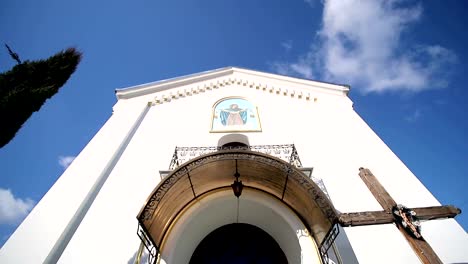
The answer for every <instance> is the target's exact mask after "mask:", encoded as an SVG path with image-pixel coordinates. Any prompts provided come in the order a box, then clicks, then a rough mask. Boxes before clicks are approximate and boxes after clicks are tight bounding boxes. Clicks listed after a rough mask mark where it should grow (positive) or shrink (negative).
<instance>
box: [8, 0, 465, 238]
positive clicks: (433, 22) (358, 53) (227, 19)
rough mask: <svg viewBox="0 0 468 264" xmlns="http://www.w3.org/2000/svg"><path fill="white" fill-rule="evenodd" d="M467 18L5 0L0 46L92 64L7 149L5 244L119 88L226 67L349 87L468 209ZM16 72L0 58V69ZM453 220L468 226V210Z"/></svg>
mask: <svg viewBox="0 0 468 264" xmlns="http://www.w3.org/2000/svg"><path fill="white" fill-rule="evenodd" d="M466 11H468V2H466V1H456V0H448V1H427V2H422V1H416V0H411V1H403V0H387V1H351V0H346V1H345V0H340V1H338V0H326V1H319V0H306V1H303V0H288V1H286V0H270V1H257V0H225V1H216V0H205V1H190V0H189V1H181V0H161V1H149V0H139V1H118V0H115V1H91V0H82V1H63V0H46V1H33V0H4V1H2V3H1V4H0V36H1V41H2V42H5V43H8V44H9V45H10V46H11V47H12V48H13V49H14V50H15V51H16V52H17V53H18V54H19V55H20V57H21V59H23V60H26V59H28V60H35V59H41V58H47V57H49V56H50V55H52V54H54V53H56V52H58V51H60V50H62V49H65V48H67V47H71V46H73V47H76V48H78V49H79V50H80V51H82V52H83V56H84V57H83V60H82V62H81V64H80V65H79V67H78V69H77V71H76V72H75V73H74V75H73V76H72V77H71V79H70V80H69V81H68V83H67V84H66V85H65V86H64V87H63V89H62V90H61V91H60V92H59V93H58V94H57V95H55V96H54V97H53V98H52V99H50V100H49V101H47V103H46V104H45V105H44V106H43V107H42V109H41V110H40V112H38V113H35V114H34V115H33V116H32V117H31V118H30V119H29V120H28V121H27V122H26V123H25V125H24V126H23V128H22V129H21V130H20V131H19V133H18V134H17V135H16V137H15V138H14V139H13V140H12V141H11V142H10V143H9V144H8V145H7V146H5V147H3V148H2V149H0V245H2V244H3V243H4V241H5V240H6V239H7V238H8V236H9V235H10V234H11V233H12V232H13V231H14V229H15V228H16V227H17V226H18V224H19V223H20V222H21V221H22V219H24V217H25V216H26V215H27V213H28V212H29V211H30V210H31V208H32V207H33V205H34V204H35V203H37V202H38V201H39V200H40V199H41V197H42V196H43V195H44V194H45V193H46V191H47V190H48V189H49V188H50V187H51V186H52V184H53V183H54V182H55V181H56V180H57V178H58V177H59V176H60V175H61V174H62V172H63V171H64V167H66V165H67V164H68V163H69V162H70V161H71V160H72V159H73V157H74V156H76V155H77V154H78V153H79V152H80V151H81V149H83V148H84V146H85V145H86V143H87V142H88V141H89V140H90V139H91V138H92V137H93V135H94V134H95V133H96V132H97V131H98V129H99V128H100V127H101V126H102V125H103V124H104V122H105V121H106V120H107V119H108V118H109V117H110V115H111V112H112V106H113V104H114V103H115V102H116V99H115V96H114V90H115V89H116V88H124V87H128V86H133V85H138V84H142V83H146V82H151V81H156V80H160V79H167V78H171V77H176V76H181V75H186V74H191V73H196V72H200V71H205V70H210V69H215V68H220V67H225V66H239V67H245V68H250V69H255V70H261V71H267V72H276V73H281V74H288V75H292V76H298V77H303V78H311V79H315V80H321V81H327V82H334V83H344V84H349V85H351V87H352V88H351V89H352V90H351V93H350V97H351V99H352V100H353V101H354V107H355V109H356V111H357V112H358V113H359V114H360V115H361V116H362V117H363V118H364V119H365V120H366V122H367V123H368V124H369V125H370V126H371V127H372V128H373V129H374V130H375V131H376V132H377V134H378V135H379V136H380V137H381V138H382V139H383V140H384V141H385V142H386V143H387V144H388V145H389V146H390V148H391V149H392V150H393V151H394V152H395V153H396V154H397V155H398V156H399V157H400V158H401V160H402V161H403V162H404V163H405V164H406V165H407V166H408V167H409V168H410V169H411V170H412V171H413V172H414V173H415V174H416V175H417V176H418V178H419V179H420V180H421V181H422V182H423V184H425V186H426V187H427V188H428V189H429V190H430V191H431V192H432V193H433V194H434V195H435V196H436V197H437V198H438V199H439V201H440V202H441V203H443V204H454V205H456V206H458V207H460V208H462V210H463V211H466V210H468V204H467V200H468V199H467V197H468V195H466V194H465V190H466V189H467V187H468V184H467V182H468V180H467V179H466V177H465V176H466V175H467V172H468V167H467V166H468V165H467V164H468V155H467V154H468V153H467V152H468V151H467V150H468V143H467V140H466V135H467V134H468V121H467V120H468V118H467V117H466V112H467V111H466V110H467V109H468V107H467V106H466V96H467V95H468V91H466V88H465V85H466V83H468V79H467V78H468V77H467V76H468V74H467V72H466V70H465V69H467V68H468V67H467V65H466V61H468V53H467V51H466V47H468V37H467V35H466V34H465V31H466V28H465V27H466V25H468V21H467V20H468V18H467V17H466V15H465V14H466ZM13 66H14V61H13V60H12V59H10V58H9V56H8V53H7V52H6V50H3V51H2V52H0V72H3V71H6V70H8V69H10V68H11V67H13ZM299 154H300V153H299ZM398 202H401V203H404V201H398ZM457 219H458V221H459V222H460V223H461V224H462V225H463V227H464V228H465V230H467V229H468V216H467V214H466V213H463V214H462V215H460V216H458V217H457Z"/></svg>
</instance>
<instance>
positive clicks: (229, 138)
mask: <svg viewBox="0 0 468 264" xmlns="http://www.w3.org/2000/svg"><path fill="white" fill-rule="evenodd" d="M230 143H242V144H244V145H246V146H250V144H249V138H248V137H247V136H246V135H242V134H228V135H225V136H222V137H221V138H220V139H219V140H218V146H219V147H221V146H225V145H229V144H230Z"/></svg>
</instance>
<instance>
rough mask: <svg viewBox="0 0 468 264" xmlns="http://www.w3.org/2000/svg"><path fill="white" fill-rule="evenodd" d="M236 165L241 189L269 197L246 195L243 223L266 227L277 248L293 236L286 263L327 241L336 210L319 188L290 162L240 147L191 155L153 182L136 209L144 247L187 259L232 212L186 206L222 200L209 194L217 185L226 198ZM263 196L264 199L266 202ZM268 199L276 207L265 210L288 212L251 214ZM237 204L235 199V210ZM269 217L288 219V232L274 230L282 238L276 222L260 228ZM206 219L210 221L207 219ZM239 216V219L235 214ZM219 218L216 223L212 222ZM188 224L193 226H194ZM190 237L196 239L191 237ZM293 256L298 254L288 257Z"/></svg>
mask: <svg viewBox="0 0 468 264" xmlns="http://www.w3.org/2000/svg"><path fill="white" fill-rule="evenodd" d="M237 171H238V173H239V174H240V175H241V176H240V179H241V180H242V182H243V183H244V186H245V188H244V190H245V191H247V190H249V189H250V190H252V191H253V192H252V195H254V196H255V197H257V196H258V195H259V194H262V193H263V194H265V196H266V197H269V198H268V199H266V200H265V199H264V198H259V199H257V198H255V199H254V198H253V199H251V200H250V201H251V202H253V203H254V204H255V208H250V209H249V210H247V211H248V212H253V214H249V215H250V216H251V217H250V219H249V221H245V222H244V223H249V224H253V225H256V226H258V227H261V228H262V229H264V230H266V231H267V232H268V233H269V234H271V235H272V236H273V237H274V238H275V240H276V241H277V242H278V243H279V244H280V247H281V248H282V249H283V250H284V249H285V248H286V247H289V246H288V245H290V243H288V242H287V241H293V240H295V241H296V242H295V243H296V245H299V244H300V246H295V247H296V249H291V250H285V251H284V252H285V254H286V256H287V259H288V261H289V262H290V263H309V261H305V259H304V258H303V257H302V256H301V254H302V253H304V252H307V255H308V256H310V257H311V258H315V250H316V247H317V246H319V247H320V246H321V245H322V244H323V243H324V242H325V241H327V239H326V238H327V235H328V233H331V232H329V231H333V226H334V225H335V224H336V222H337V219H338V218H337V213H336V211H335V209H334V208H333V205H332V204H331V202H330V201H329V200H328V198H327V197H326V195H325V194H324V193H323V192H322V191H321V190H320V188H319V187H318V186H317V185H316V184H315V183H314V182H313V181H312V180H311V179H309V178H308V177H307V176H305V175H304V174H303V173H302V172H301V171H300V170H299V169H297V168H296V167H295V166H293V165H291V164H289V163H286V162H284V161H283V160H280V159H278V158H275V157H272V156H270V155H266V154H262V153H259V152H255V151H251V150H243V149H236V150H220V151H217V152H214V153H210V154H206V155H202V156H200V157H197V158H194V159H192V160H190V161H188V162H186V163H184V164H182V165H180V166H179V167H177V168H176V170H174V171H173V172H172V173H171V174H170V175H168V176H167V177H166V178H165V179H164V180H163V181H162V182H161V183H160V184H159V185H158V186H157V187H156V188H155V190H154V191H153V193H152V194H151V195H150V197H149V199H148V200H147V202H146V204H145V206H144V207H143V208H142V210H141V211H140V213H139V215H138V220H139V223H140V227H141V232H140V231H139V234H140V235H141V236H140V237H142V236H143V238H142V239H143V240H144V241H146V242H148V244H150V245H149V247H150V248H152V247H154V248H155V249H156V252H158V253H160V254H161V256H162V259H163V260H169V262H167V263H187V262H188V261H189V259H190V257H191V254H192V253H193V250H195V248H196V246H197V245H198V244H199V243H200V241H201V240H202V239H203V238H204V237H205V236H206V235H207V234H209V233H211V232H212V231H213V230H215V229H216V228H218V227H220V226H223V225H226V224H229V223H235V222H236V221H235V218H233V219H230V220H229V219H228V217H227V216H228V215H229V213H228V212H226V213H224V214H220V213H219V210H218V209H217V210H213V208H215V206H213V205H211V206H209V207H208V208H209V210H211V212H212V213H210V214H203V213H202V214H198V213H196V214H193V213H189V211H192V210H194V208H203V207H204V206H205V205H207V204H208V203H211V202H212V201H213V202H216V203H218V202H219V201H222V200H220V199H219V197H218V198H217V199H215V197H217V195H215V194H216V193H218V192H219V191H222V193H226V197H229V199H235V196H234V195H233V194H232V190H231V184H232V182H233V180H234V176H233V175H234V172H237ZM225 191H226V192H225ZM245 191H244V193H243V194H242V197H241V199H240V200H244V201H249V200H248V199H246V198H248V196H247V192H245ZM257 194H258V195H257ZM223 196H224V194H223ZM267 200H268V201H269V202H266V201H267ZM273 204H275V208H276V209H275V210H270V212H276V213H278V212H280V211H288V212H287V213H285V214H284V215H283V217H271V218H262V219H260V218H258V217H257V216H258V215H261V214H257V212H258V209H259V208H268V207H269V206H272V205H273ZM244 205H248V204H244ZM219 206H220V208H221V209H226V208H227V206H226V205H223V204H221V203H220V204H219ZM242 206H243V205H242V203H241V211H242ZM258 206H260V207H258ZM281 208H284V210H283V209H281ZM286 209H287V210H286ZM201 211H203V210H200V212H201ZM229 212H235V209H234V208H232V209H231V210H230V211H229ZM196 215H200V216H201V218H203V217H206V216H209V218H206V219H203V221H200V220H201V219H198V218H197V217H195V216H196ZM293 218H294V220H293V222H294V223H295V224H292V225H291V223H292V222H290V220H291V221H292V219H293ZM182 219H186V220H182ZM196 219H198V220H196ZM270 219H272V220H278V221H280V222H281V221H283V222H284V221H286V222H288V225H289V226H290V227H291V228H290V229H291V230H292V232H290V233H288V234H284V235H285V236H282V235H280V234H276V235H277V236H278V237H282V238H284V239H277V237H276V236H275V232H276V231H275V229H276V230H282V229H281V228H274V229H273V228H272V226H270V227H268V226H266V227H267V228H266V229H265V228H263V226H262V225H266V224H267V223H268V221H269V220H270ZM281 219H283V220H281ZM286 219H288V220H286ZM228 220H229V221H228ZM207 221H209V222H211V223H212V224H211V225H207V224H206V223H207ZM188 222H192V223H191V224H190V226H191V227H190V228H188V229H187V228H184V227H183V226H187V223H188ZM239 222H242V221H241V220H240V219H239ZM197 223H203V225H198V224H197ZM220 223H222V224H221V225H217V226H215V225H216V224H220ZM193 224H196V225H197V227H196V228H195V227H194V226H193ZM278 224H280V223H279V222H278ZM293 226H295V227H293ZM299 226H301V227H299ZM182 230H185V231H184V232H182ZM187 232H188V233H191V234H190V235H189V234H188V233H187ZM202 233H203V234H202ZM182 234H183V235H182ZM292 234H294V237H295V238H294V239H293V240H291V239H289V238H292V237H293V236H292ZM182 236H183V237H182ZM286 237H289V238H286ZM187 238H189V239H187ZM196 239H199V240H198V241H195V240H196ZM308 240H311V241H312V240H315V243H314V242H312V243H309V242H307V243H304V244H303V243H302V242H301V241H308ZM297 243H298V244H297ZM306 244H307V246H306ZM314 245H316V246H314ZM305 248H308V249H307V250H306V249H305ZM190 249H191V250H190ZM181 252H184V254H189V255H184V254H181ZM309 254H310V255H309ZM182 256H183V258H182ZM173 257H177V258H180V259H181V261H171V260H173V259H172V258H173ZM297 258H299V259H301V258H302V260H299V261H292V259H297ZM307 258H308V257H307ZM304 261H305V262H304Z"/></svg>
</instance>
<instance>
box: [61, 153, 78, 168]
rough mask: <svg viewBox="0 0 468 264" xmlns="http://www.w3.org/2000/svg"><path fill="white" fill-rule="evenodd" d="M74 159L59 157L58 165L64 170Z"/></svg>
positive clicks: (73, 157)
mask: <svg viewBox="0 0 468 264" xmlns="http://www.w3.org/2000/svg"><path fill="white" fill-rule="evenodd" d="M75 158H76V157H75V156H59V157H58V163H59V164H60V166H62V168H63V169H66V168H68V166H70V164H71V163H72V162H73V160H74V159H75Z"/></svg>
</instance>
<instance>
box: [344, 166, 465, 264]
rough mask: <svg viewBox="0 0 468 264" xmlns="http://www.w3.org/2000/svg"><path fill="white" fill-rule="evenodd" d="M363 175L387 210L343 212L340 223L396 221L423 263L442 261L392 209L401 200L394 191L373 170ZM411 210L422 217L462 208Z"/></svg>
mask: <svg viewBox="0 0 468 264" xmlns="http://www.w3.org/2000/svg"><path fill="white" fill-rule="evenodd" d="M359 176H360V177H361V179H362V180H363V181H364V183H365V184H366V185H367V187H368V188H369V190H370V191H371V193H372V194H373V195H374V197H375V199H376V200H377V202H379V204H380V205H381V206H382V208H383V209H384V210H383V211H368V212H355V213H342V214H340V216H339V223H340V225H341V226H344V227H347V226H363V225H379V224H390V223H395V224H396V226H397V228H398V230H400V232H401V233H402V234H403V236H404V237H405V238H406V240H407V241H408V243H409V244H410V246H411V248H412V249H413V250H414V252H415V253H416V255H417V256H418V257H419V259H420V260H421V262H422V263H425V264H426V263H442V261H441V260H440V258H439V257H438V256H437V254H436V253H435V252H434V250H433V249H432V248H431V246H430V245H429V244H428V243H427V242H426V241H425V240H424V238H423V237H422V236H421V237H420V238H415V237H414V236H412V235H411V234H409V233H408V231H407V230H406V229H405V228H404V227H403V225H402V223H401V222H400V221H399V220H397V219H396V218H395V216H394V214H393V213H392V210H393V209H394V208H395V206H396V205H397V203H396V202H395V200H393V198H392V197H391V196H390V194H388V192H387V191H386V190H385V188H384V187H383V186H382V185H381V184H380V182H379V181H378V180H377V178H376V177H375V176H374V175H373V174H372V172H371V171H370V170H369V169H364V168H359ZM410 209H411V210H412V211H414V212H415V213H416V215H417V217H418V219H419V220H433V219H441V218H453V217H455V216H456V215H458V214H460V213H461V210H460V209H459V208H456V207H454V206H450V205H448V206H431V207H418V208H410Z"/></svg>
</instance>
